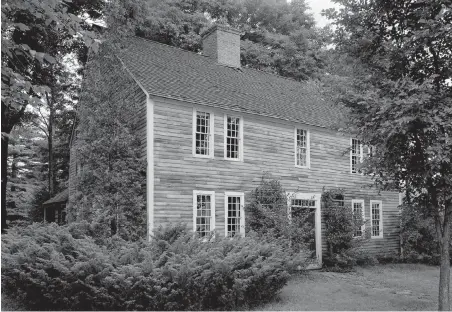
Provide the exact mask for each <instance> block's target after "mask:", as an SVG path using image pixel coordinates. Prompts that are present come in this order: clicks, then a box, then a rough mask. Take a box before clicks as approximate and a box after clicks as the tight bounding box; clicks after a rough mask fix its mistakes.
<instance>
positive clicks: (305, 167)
mask: <svg viewBox="0 0 452 312" xmlns="http://www.w3.org/2000/svg"><path fill="white" fill-rule="evenodd" d="M295 168H300V169H311V166H298V165H295Z"/></svg>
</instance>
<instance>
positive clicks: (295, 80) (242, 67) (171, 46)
mask: <svg viewBox="0 0 452 312" xmlns="http://www.w3.org/2000/svg"><path fill="white" fill-rule="evenodd" d="M132 37H134V38H138V39H141V40H144V41H148V42H152V43H155V44H158V45H162V46H165V47H170V48H174V49H177V50H182V51H184V52H189V53H192V54H195V55H198V56H202V57H204V58H208V56H207V55H203V54H200V53H198V52H194V51H190V50H186V49H183V48H180V47H176V46H173V45H170V44H166V43H161V42H158V41H156V40H152V39H149V38H143V37H140V36H137V35H133V36H132ZM217 65H218V66H225V65H223V64H218V63H217ZM225 67H230V66H225ZM231 68H232V67H231ZM235 69H237V68H235ZM240 69H241V70H243V69H245V70H251V71H256V72H259V73H262V74H266V75H271V76H275V77H278V78H282V79H287V80H290V81H294V82H298V83H300V84H301V83H302V82H309V81H310V80H302V81H300V80H297V79H294V78H291V77H285V76H281V75H278V74H275V73H270V72H267V71H264V70H260V69H257V68H250V67H246V66H245V67H244V66H241V67H240Z"/></svg>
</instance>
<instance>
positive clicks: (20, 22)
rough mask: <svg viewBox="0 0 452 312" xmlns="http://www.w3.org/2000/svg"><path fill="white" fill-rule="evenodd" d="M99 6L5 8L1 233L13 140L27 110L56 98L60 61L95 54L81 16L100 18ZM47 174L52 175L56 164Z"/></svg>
mask: <svg viewBox="0 0 452 312" xmlns="http://www.w3.org/2000/svg"><path fill="white" fill-rule="evenodd" d="M101 2H102V1H97V0H96V1H83V0H81V1H79V0H75V1H65V0H57V1H48V0H44V1H26V0H17V1H9V2H8V3H5V4H4V5H2V9H1V11H2V70H1V72H2V73H1V76H2V101H1V102H2V103H1V110H2V128H1V132H2V192H1V193H2V198H1V199H2V231H4V230H5V229H6V216H7V211H6V195H5V194H6V184H7V175H6V171H7V157H8V143H9V135H10V133H11V131H12V129H13V128H14V127H15V126H17V125H18V124H20V123H21V122H22V121H23V120H24V118H25V117H26V115H27V110H26V109H27V108H28V109H30V108H31V107H37V106H39V105H40V104H42V100H44V99H48V98H49V94H50V95H51V97H52V95H53V94H54V91H55V90H51V89H52V88H51V86H52V85H53V84H54V82H55V80H56V79H57V77H56V75H53V69H54V65H55V64H56V63H58V59H59V58H62V57H63V56H65V55H67V54H68V53H69V52H70V51H74V50H78V48H80V47H82V48H83V49H86V48H93V49H96V48H97V44H98V43H97V42H96V41H95V40H94V34H93V33H92V32H91V31H90V30H89V27H88V25H87V24H86V23H85V22H84V21H83V20H82V19H81V18H80V17H79V16H78V15H79V14H84V13H87V14H88V16H93V15H98V13H99V12H98V10H99V9H100V6H99V4H100V3H101ZM93 4H94V5H93ZM95 12H97V13H95ZM55 43H56V44H55ZM85 54H86V51H85ZM60 98H61V97H60ZM63 98H64V97H63ZM50 130H52V129H50ZM50 133H53V132H52V131H50ZM49 150H51V149H49ZM50 160H52V158H50ZM49 168H50V170H49V173H50V175H52V172H53V170H52V169H53V161H50V165H49ZM51 180H52V177H51V178H50V181H51ZM50 186H51V185H50ZM51 193H53V190H51Z"/></svg>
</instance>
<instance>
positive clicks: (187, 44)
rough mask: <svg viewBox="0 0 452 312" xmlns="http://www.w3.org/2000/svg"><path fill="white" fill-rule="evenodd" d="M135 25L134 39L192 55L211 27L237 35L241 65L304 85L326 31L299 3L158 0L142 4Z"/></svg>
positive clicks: (319, 61) (319, 63)
mask: <svg viewBox="0 0 452 312" xmlns="http://www.w3.org/2000/svg"><path fill="white" fill-rule="evenodd" d="M146 9H147V11H148V12H149V14H147V15H146V16H145V18H144V22H143V23H139V25H138V26H137V34H138V35H139V36H142V37H145V38H149V39H152V40H156V41H159V42H161V43H165V44H169V45H174V46H177V47H181V48H183V49H187V50H190V51H194V52H200V51H201V49H202V44H201V34H202V32H203V31H204V30H206V29H207V27H208V26H209V25H210V24H212V22H215V23H219V24H227V25H230V26H232V27H234V28H237V29H239V30H240V31H241V32H242V36H241V46H242V49H241V62H242V66H245V67H250V68H255V69H259V70H264V71H269V72H272V73H275V74H278V75H281V76H284V77H290V78H294V79H297V80H307V79H309V78H312V77H316V76H318V75H319V73H320V71H321V69H322V68H323V66H324V61H323V56H322V48H323V47H324V46H325V45H326V44H327V43H328V42H329V35H328V31H326V30H320V29H317V28H316V27H315V23H314V19H313V17H312V15H311V14H310V13H308V12H307V5H306V2H305V0H294V1H290V3H287V2H285V1H271V0H265V1H255V0H246V1H241V0H227V1H219V0H216V1H212V0H190V1H187V0H177V1H173V0H164V1H160V0H159V1H157V0H152V1H148V3H147V6H146Z"/></svg>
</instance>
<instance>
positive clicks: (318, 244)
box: [286, 192, 322, 269]
mask: <svg viewBox="0 0 452 312" xmlns="http://www.w3.org/2000/svg"><path fill="white" fill-rule="evenodd" d="M286 196H287V217H288V218H289V219H290V218H291V209H290V208H291V206H292V199H307V200H315V253H316V257H317V264H315V265H309V266H308V267H307V269H319V268H321V267H322V218H321V210H320V209H321V201H322V194H320V193H299V192H286Z"/></svg>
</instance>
